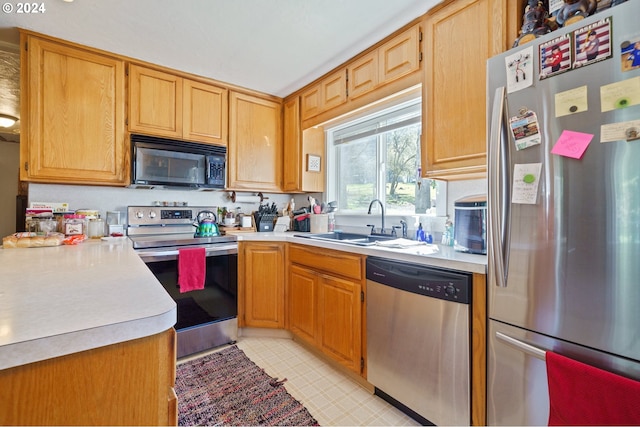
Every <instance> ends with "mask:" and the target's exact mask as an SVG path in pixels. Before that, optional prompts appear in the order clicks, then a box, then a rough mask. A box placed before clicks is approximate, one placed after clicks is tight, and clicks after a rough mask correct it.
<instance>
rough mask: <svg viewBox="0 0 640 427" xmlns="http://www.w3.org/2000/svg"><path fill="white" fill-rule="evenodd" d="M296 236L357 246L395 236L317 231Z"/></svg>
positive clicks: (391, 238) (371, 243)
mask: <svg viewBox="0 0 640 427" xmlns="http://www.w3.org/2000/svg"><path fill="white" fill-rule="evenodd" d="M296 237H305V238H308V239H314V240H326V241H330V242H337V243H346V244H350V245H358V246H370V245H375V244H376V242H379V241H381V240H393V239H396V238H397V237H396V236H391V235H388V236H384V235H372V234H359V233H342V232H339V233H318V234H296Z"/></svg>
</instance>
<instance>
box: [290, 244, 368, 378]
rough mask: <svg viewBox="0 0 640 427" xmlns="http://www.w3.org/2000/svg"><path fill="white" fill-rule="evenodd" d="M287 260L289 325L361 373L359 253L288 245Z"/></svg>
mask: <svg viewBox="0 0 640 427" xmlns="http://www.w3.org/2000/svg"><path fill="white" fill-rule="evenodd" d="M289 263H290V266H289V277H288V282H287V286H288V290H287V295H288V301H287V303H288V311H289V330H290V331H291V332H292V333H293V334H294V335H296V336H297V337H299V338H300V339H302V340H303V341H305V342H307V343H309V344H311V345H313V346H314V347H316V348H317V349H319V350H320V351H322V352H323V353H324V354H325V355H327V356H329V357H330V358H332V359H333V360H335V361H337V362H338V363H340V364H341V365H342V366H344V367H346V368H348V369H349V370H351V371H353V372H355V373H357V374H362V370H363V365H364V363H363V360H364V359H363V351H362V348H363V344H362V330H363V321H362V313H363V305H364V301H363V300H364V298H363V295H364V293H363V289H364V257H362V256H359V255H355V254H350V253H346V252H342V251H332V250H328V249H320V248H316V247H305V246H304V245H297V244H292V245H290V246H289Z"/></svg>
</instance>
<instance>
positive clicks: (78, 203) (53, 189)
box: [29, 184, 290, 223]
mask: <svg viewBox="0 0 640 427" xmlns="http://www.w3.org/2000/svg"><path fill="white" fill-rule="evenodd" d="M229 194H230V192H228V191H222V190H215V191H189V190H163V189H152V190H146V189H144V190H143V189H136V188H119V187H100V186H86V185H58V184H30V185H29V203H31V202H68V203H69V208H70V209H71V210H76V209H96V210H99V211H100V214H101V215H102V216H105V215H106V212H107V211H120V212H121V214H120V215H121V221H122V222H123V223H126V221H127V218H126V214H127V206H137V205H142V206H146V205H152V204H154V203H155V202H169V204H173V203H174V202H178V203H181V202H187V204H188V205H190V206H226V207H227V208H229V209H235V208H236V207H240V208H241V211H242V212H243V213H251V212H252V211H254V210H257V209H258V205H259V203H238V202H237V203H234V202H232V201H231V200H230V199H229ZM238 194H242V195H244V194H252V195H254V194H256V193H238ZM264 196H265V197H268V200H264V203H269V204H270V203H271V202H275V203H276V205H277V206H278V208H279V209H280V210H282V209H283V208H284V207H285V205H286V203H287V202H288V201H289V199H290V197H289V196H287V195H286V194H264Z"/></svg>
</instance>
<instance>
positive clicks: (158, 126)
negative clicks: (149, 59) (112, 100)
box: [129, 64, 182, 138]
mask: <svg viewBox="0 0 640 427" xmlns="http://www.w3.org/2000/svg"><path fill="white" fill-rule="evenodd" d="M129 116H130V117H129V130H130V131H131V132H133V133H135V132H142V133H151V134H154V135H159V136H167V137H174V138H182V79H181V78H180V77H178V76H174V75H172V74H168V73H163V72H162V71H156V70H151V69H148V68H143V67H140V66H137V65H133V64H132V65H130V66H129Z"/></svg>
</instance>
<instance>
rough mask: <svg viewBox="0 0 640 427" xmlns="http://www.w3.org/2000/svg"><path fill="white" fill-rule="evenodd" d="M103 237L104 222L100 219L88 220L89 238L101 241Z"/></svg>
mask: <svg viewBox="0 0 640 427" xmlns="http://www.w3.org/2000/svg"><path fill="white" fill-rule="evenodd" d="M102 237H104V220H103V219H102V218H92V219H90V220H89V238H91V239H101V238H102Z"/></svg>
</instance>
